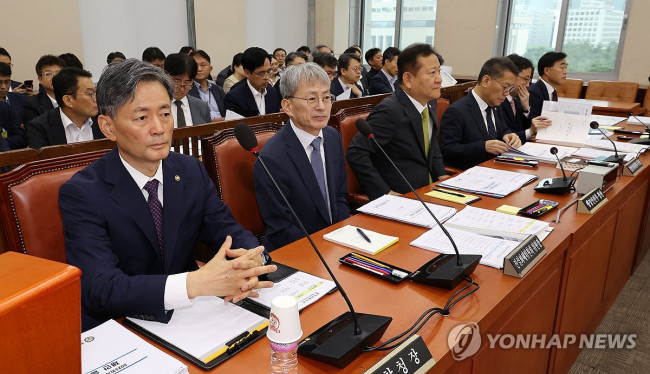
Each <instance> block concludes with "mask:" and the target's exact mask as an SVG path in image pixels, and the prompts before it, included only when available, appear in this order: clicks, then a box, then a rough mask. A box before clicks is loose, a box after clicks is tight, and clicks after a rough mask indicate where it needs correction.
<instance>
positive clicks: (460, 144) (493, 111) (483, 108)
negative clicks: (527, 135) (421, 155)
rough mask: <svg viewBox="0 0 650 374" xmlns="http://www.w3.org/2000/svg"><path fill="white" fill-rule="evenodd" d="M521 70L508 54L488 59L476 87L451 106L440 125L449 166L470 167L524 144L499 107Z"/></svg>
mask: <svg viewBox="0 0 650 374" xmlns="http://www.w3.org/2000/svg"><path fill="white" fill-rule="evenodd" d="M518 72H519V70H518V69H517V67H516V66H515V64H513V63H512V61H511V60H510V59H509V58H507V57H495V58H491V59H489V60H487V61H486V62H485V64H483V67H482V68H481V72H480V73H479V77H478V83H477V84H476V86H475V87H474V89H473V90H472V91H471V92H470V93H469V94H467V95H466V96H465V97H463V98H462V99H460V100H458V101H456V102H455V103H453V104H452V105H451V106H449V108H447V110H446V111H445V114H443V116H442V121H441V122H442V124H441V126H440V150H441V151H442V157H443V158H444V160H445V165H447V166H451V167H455V168H459V169H467V168H470V167H472V166H475V165H478V164H480V163H481V162H483V161H486V160H489V159H491V158H493V157H494V156H496V155H499V154H501V153H503V152H506V151H507V150H509V149H510V148H519V146H521V139H519V137H518V136H517V134H515V133H513V132H512V130H510V128H509V127H508V123H507V122H506V120H505V119H504V118H503V116H502V113H501V111H499V110H498V109H497V108H498V106H499V105H500V104H501V103H502V102H503V101H504V100H505V98H506V95H507V94H508V93H509V92H510V91H511V90H512V89H513V87H514V86H515V82H516V77H517V73H518Z"/></svg>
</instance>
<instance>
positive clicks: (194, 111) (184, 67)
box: [165, 53, 211, 128]
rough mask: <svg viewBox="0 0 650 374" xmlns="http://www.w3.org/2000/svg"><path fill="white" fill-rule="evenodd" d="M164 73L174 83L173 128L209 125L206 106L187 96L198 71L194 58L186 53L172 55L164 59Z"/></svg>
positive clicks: (208, 111)
mask: <svg viewBox="0 0 650 374" xmlns="http://www.w3.org/2000/svg"><path fill="white" fill-rule="evenodd" d="M165 71H166V72H167V74H169V76H170V77H171V78H172V81H174V97H173V98H172V115H173V116H174V128H181V127H186V126H192V125H202V124H204V123H209V122H210V120H211V119H210V107H209V106H208V104H207V103H206V102H205V101H203V100H201V99H197V98H196V97H194V96H190V95H188V92H189V91H190V88H191V87H192V85H193V82H194V77H196V74H197V71H198V66H197V64H196V61H195V60H194V58H193V57H191V56H190V55H188V54H187V53H172V54H170V55H169V56H167V58H166V59H165Z"/></svg>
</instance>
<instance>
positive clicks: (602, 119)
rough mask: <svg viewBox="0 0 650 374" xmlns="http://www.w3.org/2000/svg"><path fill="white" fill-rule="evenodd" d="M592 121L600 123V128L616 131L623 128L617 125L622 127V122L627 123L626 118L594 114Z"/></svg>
mask: <svg viewBox="0 0 650 374" xmlns="http://www.w3.org/2000/svg"><path fill="white" fill-rule="evenodd" d="M591 120H592V121H596V122H598V124H599V125H600V128H601V129H603V130H614V129H616V128H618V129H620V128H621V126H617V125H620V124H621V122H623V121H625V118H623V117H614V116H603V115H598V114H592V115H591Z"/></svg>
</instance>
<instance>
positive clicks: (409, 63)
mask: <svg viewBox="0 0 650 374" xmlns="http://www.w3.org/2000/svg"><path fill="white" fill-rule="evenodd" d="M431 55H436V57H438V54H437V53H436V51H435V50H434V49H433V47H432V46H431V45H429V44H425V43H414V44H411V45H409V46H408V47H406V48H405V49H404V50H403V51H402V52H401V53H400V54H399V59H398V60H397V71H398V73H397V77H398V81H399V83H400V84H401V83H402V81H403V80H402V78H403V76H404V73H407V72H408V73H411V74H413V75H416V74H417V72H418V70H420V68H421V67H422V65H421V64H420V63H418V57H420V56H422V57H429V56H431ZM440 64H441V65H442V63H440Z"/></svg>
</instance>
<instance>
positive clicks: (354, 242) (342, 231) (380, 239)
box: [323, 225, 399, 255]
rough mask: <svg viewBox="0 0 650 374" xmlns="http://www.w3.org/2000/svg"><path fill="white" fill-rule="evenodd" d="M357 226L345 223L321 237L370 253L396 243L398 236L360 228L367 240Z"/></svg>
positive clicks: (375, 252) (377, 251)
mask: <svg viewBox="0 0 650 374" xmlns="http://www.w3.org/2000/svg"><path fill="white" fill-rule="evenodd" d="M357 229H358V227H356V226H352V225H345V226H343V227H341V228H339V229H336V230H334V231H331V232H328V233H327V234H325V235H323V239H325V240H329V241H330V242H334V243H336V244H340V245H344V246H346V247H350V248H354V249H356V250H359V251H362V252H366V253H369V254H371V255H374V254H377V253H379V252H381V251H383V250H384V249H386V248H388V247H390V246H391V245H393V244H395V243H397V241H398V240H399V238H398V237H397V236H389V235H384V234H380V233H378V232H375V231H370V230H368V229H362V230H363V233H364V234H365V235H366V236H367V237H368V239H370V242H368V241H367V240H366V239H365V238H364V237H363V236H361V234H360V233H359V232H358V231H357Z"/></svg>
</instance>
